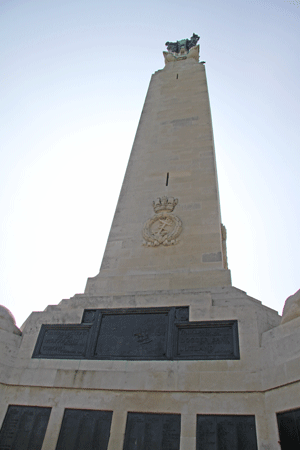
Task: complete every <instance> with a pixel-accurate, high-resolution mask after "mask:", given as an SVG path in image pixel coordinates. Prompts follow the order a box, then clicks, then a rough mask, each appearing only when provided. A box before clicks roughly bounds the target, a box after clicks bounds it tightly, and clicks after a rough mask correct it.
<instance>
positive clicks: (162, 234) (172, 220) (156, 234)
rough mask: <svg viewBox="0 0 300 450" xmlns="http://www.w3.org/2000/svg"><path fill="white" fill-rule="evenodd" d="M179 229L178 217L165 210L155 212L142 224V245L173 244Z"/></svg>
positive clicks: (175, 241)
mask: <svg viewBox="0 0 300 450" xmlns="http://www.w3.org/2000/svg"><path fill="white" fill-rule="evenodd" d="M181 231H182V222H181V220H180V219H179V217H177V216H174V215H173V214H168V213H166V212H162V213H160V214H155V215H154V216H153V217H151V219H149V220H147V222H146V223H145V225H144V228H143V238H144V239H145V242H144V245H146V246H148V247H156V246H158V245H160V244H162V245H165V246H168V245H174V244H176V243H177V238H178V236H179V235H180V233H181Z"/></svg>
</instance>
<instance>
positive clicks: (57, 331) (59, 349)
mask: <svg viewBox="0 0 300 450" xmlns="http://www.w3.org/2000/svg"><path fill="white" fill-rule="evenodd" d="M90 330H91V327H90V326H86V325H42V328H41V332H40V335H39V339H38V342H37V346H36V348H35V350H34V354H33V356H34V357H38V358H51V357H52V358H71V357H77V358H78V357H84V356H85V354H86V348H87V343H88V338H89V334H90Z"/></svg>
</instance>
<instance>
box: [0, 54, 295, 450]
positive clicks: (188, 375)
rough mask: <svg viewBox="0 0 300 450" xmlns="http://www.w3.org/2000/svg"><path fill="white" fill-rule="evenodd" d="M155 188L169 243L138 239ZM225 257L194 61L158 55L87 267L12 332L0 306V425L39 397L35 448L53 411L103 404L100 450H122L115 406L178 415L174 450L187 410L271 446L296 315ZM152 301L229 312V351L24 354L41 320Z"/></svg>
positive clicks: (194, 314)
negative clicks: (211, 355)
mask: <svg viewBox="0 0 300 450" xmlns="http://www.w3.org/2000/svg"><path fill="white" fill-rule="evenodd" d="M177 75H178V78H177ZM167 173H169V183H168V186H166V174H167ZM164 195H166V196H169V197H174V198H178V204H177V205H176V208H175V210H174V214H176V215H177V216H178V217H179V218H180V220H181V221H182V224H183V229H182V232H181V234H180V235H179V237H178V243H177V244H176V245H172V246H168V247H165V246H163V245H160V246H157V247H150V248H149V247H145V246H143V237H142V230H143V226H144V224H145V222H146V221H147V220H148V219H149V218H151V217H152V216H153V214H154V211H153V209H152V201H153V200H155V199H156V198H158V197H160V198H161V197H162V196H164ZM225 262H226V255H225V247H224V229H223V246H222V234H221V219H220V209H219V198H218V186H217V175H216V168H215V155H214V144H213V136H212V127H211V117H210V109H209V100H208V92H207V85H206V78H205V71H204V66H203V65H201V64H198V63H196V61H194V60H192V59H190V60H186V61H179V62H176V63H172V62H170V63H168V64H167V66H166V68H165V69H163V70H161V71H158V72H156V73H155V74H154V75H153V77H152V81H151V83H150V87H149V91H148V94H147V97H146V101H145V105H144V109H143V112H142V116H141V120H140V124H139V128H138V131H137V134H136V139H135V142H134V146H133V150H132V155H131V158H130V161H129V165H128V169H127V172H126V176H125V180H124V185H123V188H122V191H121V194H120V199H119V203H118V206H117V210H116V213H115V217H114V221H113V225H112V229H111V232H110V235H109V239H108V243H107V247H106V251H105V255H104V259H103V263H102V268H101V272H100V273H99V275H97V276H96V277H94V278H90V279H89V280H88V282H87V287H86V292H85V294H78V295H75V296H74V297H73V298H71V299H69V300H62V301H61V302H60V303H59V304H58V305H50V306H48V307H47V308H46V309H45V311H43V312H34V313H32V314H31V315H30V316H29V318H28V319H27V320H26V322H25V323H24V325H23V327H22V335H19V334H18V333H19V332H16V330H15V329H14V327H13V326H12V325H14V323H13V322H12V320H11V315H10V314H9V313H7V312H5V311H4V312H3V311H2V310H1V311H2V312H3V314H2V315H3V321H2V322H1V320H2V319H1V317H2V316H1V311H0V316H1V317H0V338H1V345H0V360H1V370H0V404H1V408H0V423H2V420H3V418H4V416H5V413H6V409H7V405H9V404H17V405H35V406H50V407H51V408H52V412H51V415H50V420H49V424H48V427H47V432H46V436H45V440H44V444H43V447H42V450H55V447H56V442H57V438H58V434H59V430H60V426H61V421H62V417H63V413H64V409H65V408H78V409H85V408H86V409H102V410H109V411H113V419H112V427H111V436H110V440H109V447H108V449H109V450H122V449H123V438H124V432H125V424H126V417H127V412H129V411H133V412H162V413H178V414H181V438H180V450H195V442H196V416H197V414H254V415H255V420H256V431H257V438H258V448H259V450H279V449H280V446H279V444H278V440H279V436H278V428H277V422H276V413H277V412H281V411H286V410H289V409H293V408H299V407H300V394H299V393H300V381H299V380H300V369H299V368H300V350H299V349H300V317H297V314H296V315H295V314H294V313H293V317H292V320H291V319H289V320H283V321H282V322H281V317H280V316H279V315H278V313H277V312H276V311H274V310H272V309H270V308H267V307H265V306H263V305H262V304H261V302H260V301H258V300H255V299H253V298H251V297H249V296H248V295H247V294H246V293H245V292H243V291H241V290H239V289H236V288H234V287H232V286H231V280H230V272H229V271H228V270H227V269H226V268H224V267H226V266H225ZM293 297H294V300H295V296H293ZM294 300H292V301H291V302H290V301H289V302H287V306H286V308H285V311H284V317H288V315H289V314H290V312H289V311H290V310H291V308H290V306H289V305H290V304H292V305H293V304H294V303H295V302H294ZM297 302H298V300H297V299H296V304H297ZM153 306H160V307H162V306H188V307H189V320H190V322H191V321H206V320H207V321H209V320H238V331H239V345H240V356H241V358H240V360H216V361H214V360H212V361H192V360H189V361H125V360H124V361H119V360H118V361H112V360H110V361H108V360H98V361H95V360H90V361H87V360H59V359H52V360H51V359H32V358H31V356H32V353H33V350H34V347H35V344H36V341H37V337H38V334H39V330H40V327H41V325H42V324H71V323H73V324H79V323H80V322H81V319H82V314H83V311H84V309H85V308H130V307H153ZM5 314H6V315H5ZM280 322H281V324H280ZM284 322H285V323H284ZM1 324H2V325H1ZM14 330H15V331H14Z"/></svg>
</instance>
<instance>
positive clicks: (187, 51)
mask: <svg viewBox="0 0 300 450" xmlns="http://www.w3.org/2000/svg"><path fill="white" fill-rule="evenodd" d="M199 39H200V36H198V35H197V34H195V33H193V36H192V37H191V38H190V39H181V40H180V41H176V42H169V41H168V42H166V44H165V45H166V46H167V49H168V51H167V52H163V55H164V58H165V63H166V64H167V63H168V62H172V61H180V60H182V59H187V58H193V59H195V60H196V61H197V62H198V61H199V44H198V45H197V42H198V41H199Z"/></svg>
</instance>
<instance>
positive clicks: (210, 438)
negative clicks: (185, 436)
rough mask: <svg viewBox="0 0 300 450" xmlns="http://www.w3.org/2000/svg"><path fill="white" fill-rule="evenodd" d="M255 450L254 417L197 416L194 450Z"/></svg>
mask: <svg viewBox="0 0 300 450" xmlns="http://www.w3.org/2000/svg"><path fill="white" fill-rule="evenodd" d="M220 449H222V450H257V438H256V429H255V417H254V416H242V415H237V416H235V415H232V416H231V415H198V416H197V438H196V450H220Z"/></svg>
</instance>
